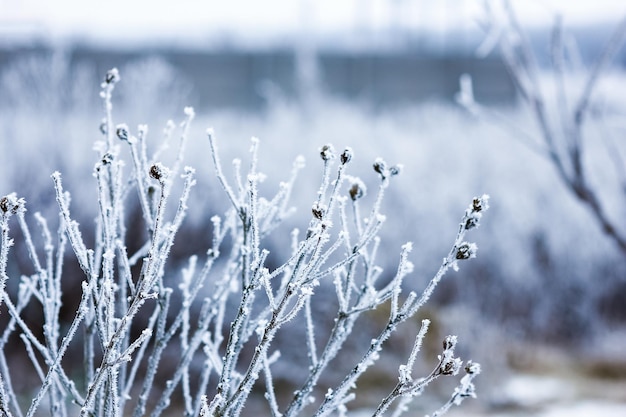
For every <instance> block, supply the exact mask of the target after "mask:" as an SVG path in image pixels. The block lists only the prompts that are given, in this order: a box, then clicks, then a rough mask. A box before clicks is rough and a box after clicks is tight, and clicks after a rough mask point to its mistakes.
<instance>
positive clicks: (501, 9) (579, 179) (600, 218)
mask: <svg viewBox="0 0 626 417" xmlns="http://www.w3.org/2000/svg"><path fill="white" fill-rule="evenodd" d="M485 12H486V13H485V16H486V19H485V22H484V28H485V31H486V33H487V35H486V37H485V40H484V42H483V44H482V45H481V46H480V47H479V48H478V54H479V55H480V56H483V57H484V56H486V55H487V54H489V53H490V52H491V51H492V50H493V49H495V48H497V49H498V50H499V52H500V55H501V58H502V60H503V62H504V64H505V65H506V67H507V69H508V71H509V73H510V74H511V77H512V78H513V81H514V83H515V86H516V89H517V91H518V93H519V96H520V98H521V100H522V102H523V103H524V104H525V105H526V106H527V107H528V109H529V110H530V113H531V115H532V117H533V119H534V121H535V123H536V128H535V129H536V130H530V129H527V128H526V127H525V126H524V127H521V126H519V125H514V124H513V122H511V121H510V120H508V119H507V118H506V117H504V116H503V115H502V114H500V113H499V112H497V111H495V110H492V109H490V108H486V107H484V106H481V105H480V104H478V103H477V102H476V101H475V100H474V96H473V91H472V80H471V78H470V77H469V76H468V75H464V76H462V77H461V80H460V87H461V89H460V92H459V93H458V95H457V101H458V102H459V103H460V104H461V105H462V106H464V107H465V108H467V109H468V110H469V111H470V112H472V113H474V114H477V115H480V116H483V117H486V118H488V119H491V120H492V121H495V122H497V123H499V124H503V125H504V126H506V127H507V128H509V129H511V130H512V131H513V132H514V133H515V135H516V136H515V137H516V138H518V139H522V140H523V141H524V142H525V143H526V144H527V145H528V146H529V147H531V148H532V149H533V150H534V151H536V152H538V153H540V154H541V155H543V156H544V157H546V158H548V159H549V160H550V161H551V163H552V165H553V167H554V168H555V169H556V171H557V173H558V176H559V178H560V179H561V181H562V183H563V184H565V186H566V187H567V189H568V190H569V191H570V192H571V193H572V194H573V195H574V196H575V197H576V198H577V199H578V201H580V202H581V203H582V204H583V205H584V206H586V207H587V208H588V209H589V211H590V212H591V214H592V215H593V217H594V218H595V220H596V221H597V223H598V225H599V226H600V227H601V228H602V230H603V231H604V233H605V234H606V235H607V236H608V237H609V238H610V239H612V240H613V242H615V244H616V245H617V246H618V247H619V249H620V251H621V252H622V253H623V254H624V255H625V256H626V230H625V229H623V228H620V225H619V223H620V222H619V221H618V219H616V218H615V216H612V215H611V214H609V213H610V211H609V210H607V205H608V203H609V202H608V199H611V198H616V197H617V198H622V200H621V201H620V203H619V204H620V207H622V205H623V203H624V199H623V197H625V196H626V175H625V174H624V159H623V156H622V155H620V152H619V149H618V148H617V147H616V145H615V144H614V143H612V142H611V141H610V140H609V139H605V143H604V146H605V147H606V151H607V153H608V158H609V163H608V165H613V168H614V174H613V177H614V178H617V181H618V184H617V187H618V188H619V190H616V192H615V193H613V194H612V195H610V196H606V195H605V196H601V195H600V193H599V192H598V187H597V185H595V184H594V178H592V177H596V175H595V174H596V173H595V172H594V170H595V169H597V167H590V166H589V164H588V163H587V161H586V160H585V158H586V155H587V154H588V152H589V150H588V148H587V147H586V143H585V139H584V137H585V136H586V134H588V133H589V132H588V129H587V127H588V123H587V121H588V120H590V119H591V120H593V121H595V122H597V123H598V124H599V125H600V126H602V125H603V124H604V123H605V120H604V119H605V116H606V115H605V114H604V112H602V111H599V110H598V109H597V107H594V101H593V99H594V93H595V92H596V90H597V87H598V83H599V81H600V80H601V78H602V76H603V75H604V74H605V72H606V70H607V68H608V67H609V65H610V64H611V62H612V60H613V58H614V57H615V55H616V54H617V52H618V51H619V49H620V47H621V46H622V44H623V42H624V39H625V38H626V17H625V18H624V19H622V21H621V22H620V23H619V24H618V25H617V27H616V28H615V30H614V31H613V33H612V35H611V37H610V38H609V39H608V41H607V42H606V44H605V45H604V47H603V48H601V50H600V54H599V56H598V57H597V58H596V60H595V62H594V63H593V65H592V67H591V68H590V69H588V70H586V71H585V73H584V76H583V79H582V88H580V86H579V85H576V84H575V83H576V82H577V81H578V80H577V79H576V78H575V77H572V76H570V75H575V70H576V67H577V65H576V63H577V59H576V58H577V57H578V54H577V51H576V50H575V48H572V43H571V42H566V37H565V33H564V29H563V20H562V18H561V17H560V16H557V17H556V19H555V23H554V26H553V29H552V36H551V40H550V52H549V54H550V66H549V68H548V73H549V76H548V77H547V79H548V87H549V88H551V89H552V92H553V94H554V95H555V99H554V100H548V97H549V94H547V93H546V92H545V91H544V89H543V88H542V87H544V86H543V85H542V84H543V83H542V80H543V78H542V68H541V66H540V64H539V59H538V55H537V52H536V51H535V49H533V47H532V45H531V42H530V40H529V37H528V36H527V34H526V32H525V30H524V28H523V27H522V26H521V25H520V23H519V20H518V18H517V16H516V13H515V10H514V9H513V7H512V6H511V3H510V2H509V1H508V0H503V1H502V2H489V1H486V2H485ZM568 64H569V68H568ZM577 90H579V91H577ZM597 136H600V138H598V140H601V139H602V136H606V134H604V133H603V132H601V133H599V134H597ZM587 140H589V139H587ZM603 168H605V167H603ZM595 180H597V178H595Z"/></svg>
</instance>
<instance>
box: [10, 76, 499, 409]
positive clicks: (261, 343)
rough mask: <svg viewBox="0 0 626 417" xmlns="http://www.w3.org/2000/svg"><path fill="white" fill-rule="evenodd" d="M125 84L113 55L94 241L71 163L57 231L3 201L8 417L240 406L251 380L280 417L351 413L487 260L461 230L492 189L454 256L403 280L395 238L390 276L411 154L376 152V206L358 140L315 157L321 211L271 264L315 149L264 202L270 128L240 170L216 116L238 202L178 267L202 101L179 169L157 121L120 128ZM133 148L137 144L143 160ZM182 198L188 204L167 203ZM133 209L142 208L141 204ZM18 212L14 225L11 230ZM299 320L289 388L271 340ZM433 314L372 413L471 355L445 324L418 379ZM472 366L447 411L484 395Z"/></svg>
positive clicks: (229, 184)
mask: <svg viewBox="0 0 626 417" xmlns="http://www.w3.org/2000/svg"><path fill="white" fill-rule="evenodd" d="M119 80H120V76H119V73H118V71H117V70H116V69H113V70H111V71H109V72H108V73H107V74H106V77H105V80H104V82H103V83H102V92H101V96H102V98H103V101H104V107H105V113H106V116H105V118H104V119H103V123H102V125H101V129H100V130H101V132H102V134H103V136H104V139H103V140H102V141H99V142H97V143H96V146H95V148H96V150H97V152H98V159H97V162H96V164H95V167H94V170H93V177H94V178H95V186H96V189H97V208H98V211H97V216H96V220H95V228H94V231H93V232H92V233H93V236H94V238H93V240H94V242H93V247H91V248H90V247H89V246H90V244H89V243H88V242H89V240H88V239H86V238H84V235H83V233H81V227H80V226H79V224H78V222H77V221H76V220H75V219H74V218H73V216H72V214H71V211H70V208H71V202H72V199H71V198H70V193H69V192H68V191H66V190H65V188H64V179H63V176H62V173H60V172H55V173H54V174H53V175H52V179H53V182H54V189H55V191H56V200H57V203H58V207H59V228H58V232H57V233H56V235H55V234H53V233H52V232H51V231H50V229H49V227H48V224H47V221H46V219H45V218H44V216H42V215H40V214H38V213H35V215H34V220H35V221H36V223H37V226H36V227H37V229H38V231H39V233H40V234H41V238H40V239H36V238H34V237H33V234H32V233H31V227H32V225H30V226H29V223H30V222H31V221H32V220H31V219H29V218H28V216H27V209H26V202H25V201H24V199H22V198H19V196H18V195H17V194H16V193H10V194H8V195H6V196H4V197H2V198H1V199H0V232H1V236H0V301H1V302H2V306H3V308H6V310H7V311H8V316H7V315H5V316H4V317H5V321H4V324H3V328H2V336H1V339H0V410H1V411H2V413H3V415H7V416H13V415H16V416H22V415H24V411H23V406H24V405H23V403H24V402H25V398H27V399H29V402H28V405H27V407H28V410H27V412H26V415H27V416H33V415H36V414H40V413H43V409H44V408H45V407H47V408H48V409H49V414H50V415H55V416H64V415H76V414H80V415H81V416H88V415H89V416H91V415H98V416H101V415H103V416H118V415H133V416H142V415H145V414H147V413H148V410H151V411H150V413H151V415H153V416H158V415H160V414H162V413H163V412H164V411H165V410H167V409H168V408H170V407H171V408H174V409H177V410H179V411H180V413H182V414H184V415H187V416H192V415H203V416H238V415H240V414H241V413H242V412H243V411H244V408H245V407H246V405H247V404H248V402H249V401H248V400H249V399H250V397H251V396H252V395H254V393H255V392H262V393H263V395H264V398H265V400H266V404H267V406H266V412H267V413H268V414H271V415H273V416H275V417H276V416H295V415H303V414H304V415H309V414H310V415H314V416H324V415H330V414H337V415H345V414H346V413H347V410H348V408H349V406H350V401H351V400H352V399H353V398H354V397H355V396H356V395H358V393H359V389H358V383H359V379H360V377H361V376H362V375H363V374H364V373H365V372H366V371H367V370H368V368H370V367H371V366H372V365H373V364H374V363H375V362H376V361H377V360H378V359H379V357H380V355H381V353H382V352H383V350H384V347H385V342H386V341H387V340H388V338H389V337H390V336H391V334H392V333H394V332H396V331H397V330H398V329H399V328H400V327H399V326H401V325H402V324H403V323H404V322H406V321H407V320H409V319H411V318H412V317H413V316H414V315H415V314H416V313H417V311H418V310H420V308H422V307H423V306H424V304H425V303H426V302H427V301H428V299H429V298H430V297H431V295H432V293H433V291H434V289H435V287H436V286H437V284H438V283H439V282H440V280H441V279H442V278H443V276H444V274H445V273H446V272H447V271H448V270H449V269H450V268H452V269H454V270H457V269H458V264H459V262H464V261H465V260H467V259H470V258H473V257H475V256H476V250H477V247H476V244H475V243H472V242H469V241H466V240H465V237H466V234H467V232H468V231H470V230H471V229H474V228H475V227H477V226H478V225H479V223H480V220H481V218H482V215H483V213H484V212H485V211H486V210H487V209H488V207H489V205H488V196H486V195H483V196H481V197H476V198H474V199H473V201H472V202H471V203H470V205H469V207H468V208H467V209H466V210H465V213H464V214H463V216H462V218H461V222H460V224H459V227H458V232H457V235H456V238H455V239H454V241H453V242H452V245H451V248H450V250H449V252H448V253H447V254H446V255H445V257H444V258H443V261H442V263H441V265H440V266H439V269H438V270H437V272H436V273H435V275H434V276H433V277H432V278H431V279H430V281H429V282H428V285H427V286H426V287H425V288H424V289H423V291H422V292H421V293H420V294H418V293H416V292H413V291H410V292H408V293H406V292H405V291H404V292H403V287H404V285H403V281H404V280H405V278H406V277H407V276H409V275H410V274H412V273H413V264H412V263H411V261H410V260H409V255H410V253H411V251H412V249H413V246H412V244H411V243H405V244H404V245H402V246H401V247H399V248H398V250H399V261H398V264H397V269H396V271H395V273H392V274H390V275H388V274H385V273H384V271H383V269H382V268H381V267H379V266H378V260H377V253H379V248H380V245H381V244H382V242H381V239H380V238H379V237H378V233H379V231H380V229H381V227H382V226H383V223H384V222H385V215H384V214H383V213H381V202H382V200H383V197H384V195H385V192H386V190H387V188H388V187H389V185H390V183H393V182H394V177H395V176H396V175H398V174H399V173H400V169H401V167H400V166H399V165H396V166H391V165H388V164H387V163H385V161H384V160H383V159H381V158H379V159H376V160H375V161H374V164H373V168H374V173H373V175H374V176H375V182H376V184H375V186H373V187H371V186H370V187H371V188H374V189H375V190H374V191H372V190H370V191H369V194H370V195H373V198H372V200H371V203H370V204H369V208H367V209H366V208H365V207H363V206H362V205H364V204H365V203H366V202H367V201H368V200H370V199H369V198H368V195H367V190H366V185H365V181H363V180H361V179H359V178H357V177H354V176H351V175H349V174H348V173H347V171H348V170H349V166H350V163H351V161H352V160H353V158H354V154H353V151H352V149H351V148H346V149H345V150H343V151H342V152H340V153H336V152H335V150H334V149H333V147H332V146H331V145H325V146H323V147H322V148H321V149H320V153H319V155H320V156H321V163H322V174H321V185H320V187H319V189H318V190H317V192H316V193H315V192H313V193H312V194H313V196H312V198H311V201H312V206H311V208H310V210H311V216H310V221H309V223H308V224H306V225H305V227H304V228H303V230H302V232H299V230H298V229H295V230H293V231H292V232H291V235H290V237H287V238H284V239H289V240H290V241H291V245H290V248H291V249H290V251H288V253H279V254H272V255H273V261H272V262H269V261H268V259H269V255H270V253H269V250H268V249H267V248H266V246H267V245H266V244H265V242H266V241H267V237H268V235H269V234H270V233H273V232H278V233H283V235H285V236H287V233H286V232H285V231H284V230H282V229H281V228H280V223H281V221H282V220H283V219H284V218H285V217H286V216H288V215H289V214H290V213H291V211H292V208H291V207H290V205H289V204H290V203H289V198H290V196H291V195H292V191H293V189H294V187H295V186H296V177H297V176H298V173H299V171H300V170H301V168H302V167H303V158H301V157H299V158H297V159H296V161H295V162H294V164H293V167H292V170H291V175H290V177H289V178H288V179H287V180H286V181H285V182H282V183H280V185H279V187H278V191H277V192H276V194H275V195H274V196H272V197H270V198H265V197H262V196H261V192H260V188H259V185H260V183H262V182H263V180H264V178H265V176H264V175H263V174H262V173H261V172H260V171H259V168H258V167H257V162H258V161H257V159H258V158H257V152H258V149H259V141H258V140H257V139H254V138H253V140H252V144H251V148H250V162H249V166H248V169H247V172H244V171H243V169H242V162H241V161H240V160H235V161H234V169H235V175H234V179H232V180H231V179H228V178H227V176H226V175H225V173H224V172H223V169H222V164H221V161H220V158H219V153H218V150H217V141H216V138H215V134H214V132H213V130H212V129H209V130H207V134H208V140H209V143H210V147H211V155H212V159H213V164H214V168H215V172H216V175H217V178H218V180H219V182H220V183H221V186H222V188H223V191H224V196H225V198H226V199H227V201H228V202H229V205H230V207H229V208H228V210H227V211H226V212H225V213H224V214H223V215H222V216H217V215H214V216H212V217H211V215H210V214H209V213H208V212H207V211H206V209H205V211H204V215H205V216H207V217H210V221H211V223H212V230H211V231H210V233H209V236H207V241H206V242H193V246H194V247H195V248H196V250H197V253H196V254H195V255H193V256H191V257H190V258H189V259H188V264H187V266H186V267H185V268H182V270H180V271H177V270H176V269H175V268H172V266H171V265H168V261H169V256H170V254H171V252H172V248H173V247H174V246H175V237H176V235H177V232H178V231H179V230H180V228H181V225H182V224H183V220H184V219H185V217H186V215H187V213H188V211H190V210H203V209H204V208H203V207H193V206H191V207H188V202H189V201H190V199H189V196H190V195H191V193H193V192H194V191H196V190H195V189H194V186H195V185H196V178H195V170H194V169H193V168H190V167H183V159H184V153H185V144H186V142H187V138H188V136H189V126H190V124H191V122H192V119H193V118H194V116H195V114H194V111H193V109H191V108H186V109H185V114H186V118H185V120H184V122H183V123H182V125H181V126H182V133H181V140H180V143H179V147H178V150H177V152H175V153H174V160H173V161H172V163H171V165H170V166H169V167H167V166H165V164H164V163H162V162H160V161H161V160H165V159H166V157H167V156H168V155H166V154H167V153H168V152H167V151H164V148H159V149H157V150H156V152H154V153H153V154H152V156H149V155H150V154H149V151H148V149H149V148H150V147H149V146H148V135H147V127H146V126H140V127H139V128H138V129H137V133H136V134H133V133H132V131H131V129H130V128H129V127H128V126H127V125H125V124H118V125H116V124H114V121H113V106H112V92H113V90H114V88H115V85H116V84H117V83H118V81H119ZM172 133H173V130H172V129H170V130H169V131H168V134H169V135H171V134H172ZM124 152H126V153H127V154H128V155H129V156H130V165H131V167H132V168H131V169H130V170H129V171H130V172H129V171H128V170H127V168H126V166H125V162H124V160H123V154H124ZM80 197H81V196H79V198H80ZM82 197H84V196H82ZM75 200H76V198H74V200H73V201H75ZM137 202H138V203H137ZM172 204H175V205H176V207H175V208H174V209H172V210H170V209H169V207H170V206H171V205H172ZM136 206H138V207H139V208H138V210H139V212H140V218H134V217H133V216H132V214H133V213H132V210H133V208H134V207H136ZM14 221H17V225H18V228H19V230H21V235H19V236H18V235H13V234H12V233H10V226H11V225H12V224H13V222H14ZM83 229H84V226H83ZM16 238H17V239H21V240H22V241H23V246H24V247H26V249H27V252H28V255H29V257H30V261H31V264H32V265H31V266H30V268H31V272H30V273H28V274H24V275H21V276H18V275H19V273H16V272H17V270H18V269H19V268H17V267H15V266H12V260H13V256H14V251H12V250H11V248H12V247H13V246H14V239H16ZM131 240H135V241H136V240H139V241H142V244H141V245H139V247H138V248H137V250H136V251H133V253H130V248H129V245H128V244H127V243H128V242H129V241H131ZM183 243H185V244H187V245H189V244H190V243H189V242H183ZM386 245H389V244H388V243H386ZM286 247H289V246H286ZM70 252H73V256H70ZM387 252H388V251H385V253H387ZM277 260H278V261H277ZM72 264H77V265H78V267H79V269H77V268H73V267H72ZM71 274H78V275H79V276H80V278H79V279H78V280H80V281H81V283H80V291H77V292H76V293H77V294H80V297H79V299H78V300H72V299H68V297H67V296H64V293H63V291H62V288H63V287H62V284H63V282H64V280H67V279H70V280H73V282H75V281H77V279H76V277H75V276H71ZM68 275H70V276H68ZM11 281H19V286H18V287H17V291H9V289H8V287H7V285H6V284H7V282H11ZM323 286H331V287H333V288H334V290H335V291H334V294H335V298H336V300H335V305H336V306H337V311H335V312H329V314H332V315H334V326H333V328H332V329H331V330H330V331H329V332H325V331H323V330H322V331H319V328H316V321H317V320H318V317H316V316H315V315H314V313H313V310H312V308H311V303H312V300H313V298H314V297H316V293H318V289H320V288H322V287H323ZM68 308H69V309H71V310H72V311H74V314H73V318H72V319H71V321H69V322H65V321H64V320H63V319H62V313H61V312H62V310H63V309H66V310H67V309H68ZM33 309H35V310H37V311H39V312H40V315H41V320H42V322H33V320H30V319H24V312H25V311H27V310H33ZM375 309H378V310H380V309H386V310H388V318H387V319H386V322H385V324H384V326H382V327H381V328H380V329H378V332H379V334H378V336H377V337H375V338H373V339H371V340H370V341H369V342H368V344H367V346H364V350H363V352H364V353H363V354H362V355H359V356H357V357H354V358H353V359H354V363H353V364H352V368H351V370H349V371H348V373H347V374H346V375H345V377H344V378H343V379H342V380H341V381H339V382H338V383H337V385H336V386H321V384H319V382H320V377H321V375H322V374H323V373H324V372H325V371H328V370H329V368H332V367H333V366H334V365H333V359H335V358H336V356H337V354H338V352H340V351H341V350H342V348H343V347H344V346H345V345H346V342H347V341H348V340H349V339H350V337H351V334H352V333H353V331H358V329H359V326H366V327H367V326H370V325H371V323H369V322H368V321H367V320H366V319H365V318H364V314H365V313H367V312H368V311H372V310H375ZM293 322H298V323H300V324H299V325H300V326H301V327H302V328H303V329H304V332H305V334H306V337H305V338H304V340H301V341H300V345H301V348H302V349H303V350H305V351H306V352H307V358H308V359H307V361H306V363H300V364H297V365H299V366H300V368H299V369H298V370H294V371H293V372H294V373H295V374H297V376H296V377H295V378H296V379H297V380H298V381H300V382H299V384H298V385H297V386H294V387H291V390H290V391H289V392H290V393H293V394H288V395H287V394H286V393H285V392H277V389H275V388H274V384H273V379H272V372H271V371H272V368H273V366H275V364H277V363H278V362H280V361H281V351H280V346H278V345H276V344H273V343H272V342H273V340H274V338H275V337H276V335H277V334H278V333H279V332H281V330H283V329H288V326H286V325H287V324H290V325H291V324H292V323H293ZM428 327H429V321H428V320H427V319H423V320H422V323H421V329H420V330H419V332H418V333H417V335H416V337H415V339H414V344H413V347H412V349H410V353H409V354H408V359H407V360H406V362H405V363H404V364H401V365H399V370H398V374H399V375H398V382H397V384H396V386H395V387H389V390H390V393H389V395H388V396H386V397H385V398H383V399H382V400H381V402H380V405H379V407H378V409H377V410H375V411H373V414H374V415H376V416H378V415H382V414H383V413H385V411H387V410H388V408H389V407H390V406H392V405H395V411H394V415H400V414H401V413H402V412H404V411H406V410H407V409H408V405H409V403H410V402H411V401H412V400H413V399H414V398H415V397H417V396H419V395H420V394H421V393H422V392H423V391H424V388H425V387H426V386H427V385H428V384H430V383H431V382H432V381H433V380H435V379H437V378H438V377H440V376H444V375H457V374H458V373H459V372H460V371H461V369H462V368H463V363H462V361H461V360H460V359H459V358H458V357H457V356H456V354H455V346H456V344H457V339H456V337H455V336H448V337H446V338H445V340H444V341H443V347H442V348H441V353H440V355H439V356H438V358H437V359H434V358H433V367H432V371H431V372H430V373H429V374H427V375H426V376H424V377H420V378H418V377H415V376H414V375H413V373H414V363H415V360H416V357H417V355H418V353H419V351H420V347H421V345H422V341H423V339H424V337H425V336H426V332H427V330H428ZM15 339H20V342H21V345H20V346H21V349H23V350H24V352H25V354H26V356H27V357H28V360H29V367H31V368H32V369H33V370H34V372H35V374H36V375H37V378H38V381H32V380H28V379H27V378H24V377H23V376H24V374H28V371H26V369H25V368H24V364H23V363H21V362H17V363H15V362H13V361H12V360H7V358H8V355H7V353H8V352H7V349H8V346H12V349H15V346H18V345H17V344H16V342H17V341H16V340H15ZM407 348H408V346H407ZM70 352H71V353H70ZM12 357H13V355H12ZM295 365H296V364H290V366H295ZM464 369H465V371H464V372H465V376H463V377H462V378H461V379H460V382H459V385H458V387H457V388H456V389H455V390H454V392H453V394H452V396H451V397H450V399H449V401H448V402H446V403H445V404H443V405H442V406H441V408H439V409H438V410H436V411H435V415H440V414H442V413H444V412H445V411H446V410H447V409H448V408H449V407H450V406H452V405H455V404H459V403H460V402H461V401H462V400H463V399H464V398H466V397H473V396H475V392H474V385H473V379H474V377H475V376H476V375H477V374H479V372H480V366H479V365H478V364H477V363H473V362H471V361H468V362H466V363H465V366H464ZM161 382H162V383H161ZM31 398H32V400H31ZM396 400H398V401H397V404H396V403H395V402H396ZM173 401H175V404H172V402H173Z"/></svg>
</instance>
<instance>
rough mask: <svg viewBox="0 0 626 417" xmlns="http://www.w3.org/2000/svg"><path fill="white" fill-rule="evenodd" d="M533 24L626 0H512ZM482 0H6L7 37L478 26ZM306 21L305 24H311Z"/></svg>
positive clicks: (620, 6) (596, 17) (613, 12)
mask: <svg viewBox="0 0 626 417" xmlns="http://www.w3.org/2000/svg"><path fill="white" fill-rule="evenodd" d="M512 3H513V5H514V7H515V8H516V10H517V11H518V14H519V16H520V19H521V20H523V21H524V23H525V24H530V25H534V24H546V23H549V22H551V21H552V19H553V17H554V15H555V14H556V13H561V14H562V15H563V16H564V18H565V22H566V24H571V25H580V24H585V23H594V22H598V21H607V23H614V22H617V21H618V20H619V19H620V18H621V17H622V16H624V15H625V14H626V1H625V0H512ZM481 8H482V0H263V1H261V0H168V1H161V0H99V1H93V0H0V37H2V36H5V35H4V34H6V33H9V34H14V33H20V32H28V31H32V30H36V31H39V32H40V33H43V34H45V35H46V36H50V37H53V38H54V37H57V38H65V37H71V36H73V37H75V38H79V39H81V38H85V39H95V40H98V39H99V40H115V41H118V42H120V41H121V42H124V41H128V42H133V41H134V40H145V39H153V40H159V39H161V40H162V39H180V40H185V39H206V38H207V37H210V36H221V37H226V38H228V37H232V38H233V39H238V38H243V39H264V38H268V39H269V38H272V39H276V38H281V37H285V36H289V35H292V34H294V33H302V31H303V30H307V31H310V32H312V33H315V34H317V35H320V34H321V35H324V34H329V33H330V34H332V33H346V32H358V31H359V30H361V31H364V30H365V31H370V32H384V31H386V30H390V29H392V28H394V29H396V30H397V29H404V30H409V31H416V30H439V31H446V30H449V29H451V28H461V29H464V28H470V27H475V19H476V18H477V17H479V16H480V15H481ZM303 28H304V29H303Z"/></svg>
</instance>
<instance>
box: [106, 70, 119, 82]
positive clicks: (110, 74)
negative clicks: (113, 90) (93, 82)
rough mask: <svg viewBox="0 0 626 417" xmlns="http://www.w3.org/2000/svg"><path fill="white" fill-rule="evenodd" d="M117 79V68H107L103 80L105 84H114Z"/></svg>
mask: <svg viewBox="0 0 626 417" xmlns="http://www.w3.org/2000/svg"><path fill="white" fill-rule="evenodd" d="M119 80H120V72H119V71H118V70H117V68H112V69H110V70H108V71H107V73H106V75H105V76H104V82H105V83H107V84H115V83H117V82H119Z"/></svg>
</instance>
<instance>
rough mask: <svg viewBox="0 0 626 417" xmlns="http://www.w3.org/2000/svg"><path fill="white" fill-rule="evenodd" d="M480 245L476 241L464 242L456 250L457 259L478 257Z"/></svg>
mask: <svg viewBox="0 0 626 417" xmlns="http://www.w3.org/2000/svg"><path fill="white" fill-rule="evenodd" d="M477 250H478V246H476V244H475V243H469V242H463V243H461V244H460V245H459V247H458V248H457V250H456V259H470V258H475V257H476V251H477Z"/></svg>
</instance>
